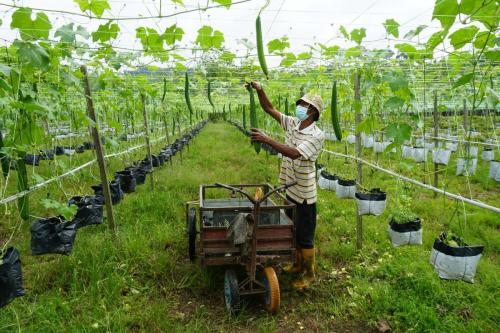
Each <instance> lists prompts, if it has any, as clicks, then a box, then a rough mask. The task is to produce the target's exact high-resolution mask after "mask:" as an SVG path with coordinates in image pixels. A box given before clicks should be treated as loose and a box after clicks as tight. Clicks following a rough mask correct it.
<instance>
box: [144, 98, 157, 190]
mask: <svg viewBox="0 0 500 333" xmlns="http://www.w3.org/2000/svg"><path fill="white" fill-rule="evenodd" d="M141 101H142V116H143V117H144V131H145V132H146V135H144V138H145V139H146V149H147V153H148V161H149V163H150V164H151V169H153V158H152V156H151V142H150V141H149V123H148V115H147V113H146V96H144V93H141ZM149 179H150V183H151V190H153V189H154V188H155V182H154V178H153V173H152V172H151V173H150V175H149Z"/></svg>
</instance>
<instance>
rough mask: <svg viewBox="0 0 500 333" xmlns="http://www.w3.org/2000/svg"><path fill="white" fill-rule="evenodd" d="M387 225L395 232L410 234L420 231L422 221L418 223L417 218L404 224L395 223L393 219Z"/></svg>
mask: <svg viewBox="0 0 500 333" xmlns="http://www.w3.org/2000/svg"><path fill="white" fill-rule="evenodd" d="M389 225H390V226H391V229H392V230H393V231H395V232H412V231H419V230H420V229H422V221H420V219H419V218H418V217H417V218H416V219H415V220H413V221H410V222H406V223H397V222H396V221H394V219H391V222H389Z"/></svg>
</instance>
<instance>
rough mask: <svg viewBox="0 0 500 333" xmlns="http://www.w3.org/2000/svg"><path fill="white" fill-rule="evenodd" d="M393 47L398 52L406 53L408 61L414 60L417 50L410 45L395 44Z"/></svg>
mask: <svg viewBox="0 0 500 333" xmlns="http://www.w3.org/2000/svg"><path fill="white" fill-rule="evenodd" d="M394 47H395V48H397V49H398V50H399V52H402V53H406V54H407V55H408V57H409V58H410V59H413V58H415V56H416V55H417V49H416V48H415V47H414V46H413V45H411V44H408V43H402V44H396V45H394Z"/></svg>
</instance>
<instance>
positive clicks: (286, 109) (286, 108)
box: [285, 96, 289, 116]
mask: <svg viewBox="0 0 500 333" xmlns="http://www.w3.org/2000/svg"><path fill="white" fill-rule="evenodd" d="M288 115H289V112H288V96H287V97H285V116H288Z"/></svg>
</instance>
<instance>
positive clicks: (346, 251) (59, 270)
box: [0, 123, 500, 332]
mask: <svg viewBox="0 0 500 333" xmlns="http://www.w3.org/2000/svg"><path fill="white" fill-rule="evenodd" d="M138 154H139V153H138ZM134 157H135V156H130V157H128V158H127V159H124V160H121V159H113V160H111V161H110V162H109V168H110V169H112V170H116V169H118V168H121V167H123V166H124V165H125V164H126V163H128V160H132V159H133V158H134ZM327 162H328V164H329V167H330V169H341V168H344V167H347V166H344V165H343V164H342V163H343V160H334V159H331V160H330V161H327ZM86 172H87V173H86ZM96 175H97V171H96V168H95V167H92V168H91V169H89V170H88V171H85V172H83V173H82V174H81V175H80V177H78V176H77V177H71V179H70V178H68V179H65V180H64V181H63V182H61V183H59V184H55V185H53V186H49V187H48V188H47V189H44V190H40V191H37V192H36V193H35V194H33V195H32V197H31V201H32V203H33V204H34V206H35V207H36V208H35V210H34V212H33V214H34V215H37V216H45V215H47V212H45V211H44V210H43V208H41V207H39V205H36V202H37V201H38V200H40V199H41V198H43V197H45V196H46V195H47V193H50V194H51V195H52V196H55V197H57V198H59V199H61V200H64V199H65V198H67V197H69V196H71V195H74V194H82V193H90V189H89V185H91V184H92V183H93V182H94V183H95V179H96V178H95V176H96ZM277 176H278V162H277V160H276V158H274V157H271V156H269V157H266V155H265V154H264V153H261V154H260V155H258V156H257V155H256V154H255V152H254V150H253V147H252V146H250V144H249V142H248V139H247V138H246V137H244V136H243V135H242V134H241V133H239V132H238V131H237V130H236V129H235V128H234V127H232V126H230V125H227V124H224V123H215V124H214V123H210V124H208V125H207V127H206V128H205V129H204V130H203V131H202V132H201V133H200V135H199V136H198V137H196V139H195V140H194V141H193V143H192V144H190V146H189V150H185V151H184V152H183V160H182V163H181V161H180V158H179V157H178V156H176V157H175V161H174V165H173V168H170V166H169V165H167V164H166V165H165V166H164V167H162V168H161V169H158V170H157V171H156V172H155V173H154V179H155V189H154V191H150V189H149V183H148V181H147V182H146V184H145V185H143V186H141V187H139V188H138V191H137V193H134V194H129V195H127V196H126V197H125V199H124V200H123V201H122V202H121V203H120V204H119V205H117V206H115V212H116V220H117V224H118V239H117V241H116V242H114V241H113V240H112V238H111V237H110V233H109V231H108V229H107V225H105V224H104V225H102V226H90V227H86V228H83V229H81V230H80V231H79V232H78V235H77V238H76V242H75V248H74V251H73V253H72V254H71V255H70V256H58V255H47V256H42V257H33V256H31V255H30V254H29V247H30V244H29V243H30V235H29V223H23V224H22V225H21V227H20V230H19V231H18V232H16V233H15V236H14V238H13V239H12V241H11V244H12V245H14V246H16V247H17V248H18V249H19V250H20V252H21V259H22V262H23V273H24V280H25V287H26V289H27V295H26V296H24V297H21V298H17V299H16V300H14V301H13V302H12V303H11V304H9V305H8V306H6V307H5V308H2V309H1V310H0V331H1V332H4V331H6V332H11V331H13V332H15V331H18V330H19V329H20V330H21V331H23V332H104V331H111V332H128V331H132V332H235V331H239V332H294V331H300V330H301V328H303V331H306V332H314V331H318V332H328V331H330V332H370V331H376V330H377V323H378V322H379V321H381V320H385V321H387V322H388V323H389V324H390V325H391V327H392V328H393V331H396V332H493V331H495V330H496V327H497V323H498V322H499V321H500V315H499V313H498V308H499V305H500V304H499V301H498V299H499V290H500V288H499V277H500V270H499V261H498V252H499V248H500V241H499V237H498V236H499V231H498V229H499V221H498V215H495V214H493V213H488V212H486V211H483V210H479V209H475V208H471V207H469V206H468V207H467V210H468V213H469V219H468V227H467V235H468V239H469V240H470V241H471V242H473V243H481V244H484V245H486V248H485V252H484V255H483V258H482V259H481V261H480V264H479V267H478V272H477V275H476V283H475V284H467V283H465V282H459V281H443V280H440V279H439V278H438V277H437V275H436V274H435V273H434V271H433V269H432V267H431V266H430V264H429V263H428V259H429V256H430V249H431V246H432V243H433V240H434V238H435V237H436V236H437V234H438V233H439V232H440V231H441V230H443V228H444V227H445V225H446V218H447V217H448V218H449V216H450V214H451V212H452V210H453V209H454V204H453V202H452V201H447V200H446V201H445V200H443V199H442V198H439V199H432V195H431V194H429V193H428V192H418V195H417V196H416V198H415V201H414V206H415V210H416V211H417V212H418V213H419V214H420V215H421V217H422V218H423V219H424V244H423V245H422V246H412V247H402V248H398V249H393V248H392V247H391V246H390V242H389V240H388V238H387V235H386V228H387V222H388V221H387V219H388V214H389V211H390V208H391V207H392V206H393V205H394V198H393V197H391V195H390V193H391V192H389V200H388V211H387V212H386V213H384V214H383V215H382V216H380V217H367V218H364V248H363V250H362V251H360V252H356V250H355V242H356V239H355V237H356V230H355V203H354V201H352V200H340V199H337V198H336V197H335V194H334V193H332V192H327V191H322V190H320V191H319V201H318V214H319V216H318V228H317V233H316V244H317V248H318V264H317V275H318V282H317V283H316V284H315V285H314V287H313V288H312V289H311V290H309V291H307V292H305V293H299V292H296V291H293V290H292V289H291V288H290V282H291V279H292V277H289V276H285V275H283V274H281V275H279V278H280V284H281V288H282V296H281V298H282V307H281V311H280V312H279V313H278V314H277V315H276V316H271V315H269V314H267V313H266V312H265V311H264V310H263V306H262V304H261V301H260V300H258V299H253V300H249V301H248V302H245V304H244V308H243V311H242V312H241V313H240V314H239V315H238V316H236V317H231V316H229V315H228V314H226V313H225V309H224V302H223V297H222V289H223V274H224V270H223V268H217V267H211V268H202V267H201V266H200V264H199V262H196V263H194V264H193V263H191V262H190V261H189V259H188V255H187V253H188V251H187V239H186V235H185V230H184V225H185V220H184V203H185V202H186V201H190V200H197V199H198V197H197V196H198V187H199V185H200V184H208V183H214V182H216V181H218V182H225V183H254V182H255V183H258V182H268V181H269V182H272V183H276V180H277ZM366 177H367V178H365V179H367V181H369V182H370V185H372V184H377V185H379V184H380V186H377V187H382V188H387V189H394V188H395V181H394V179H391V178H389V177H385V176H383V175H381V174H379V173H374V174H372V175H370V173H367V176H366ZM62 189H64V192H63V191H62ZM4 213H5V214H4V216H3V219H2V224H0V239H6V238H7V237H8V236H9V235H10V233H11V232H12V230H14V227H15V226H17V225H19V223H20V220H19V219H18V218H17V214H16V211H15V207H13V206H10V207H9V208H8V209H7V210H6V211H4Z"/></svg>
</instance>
